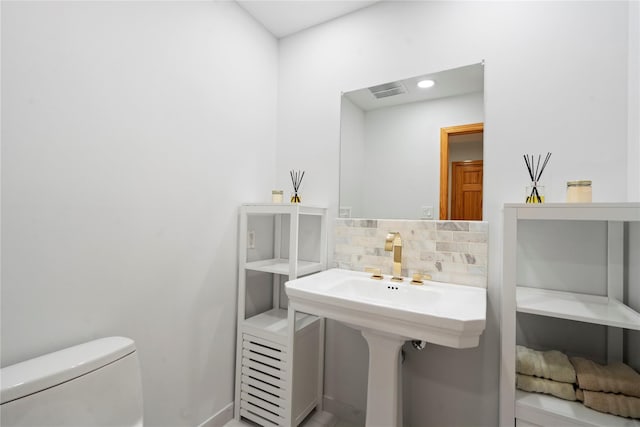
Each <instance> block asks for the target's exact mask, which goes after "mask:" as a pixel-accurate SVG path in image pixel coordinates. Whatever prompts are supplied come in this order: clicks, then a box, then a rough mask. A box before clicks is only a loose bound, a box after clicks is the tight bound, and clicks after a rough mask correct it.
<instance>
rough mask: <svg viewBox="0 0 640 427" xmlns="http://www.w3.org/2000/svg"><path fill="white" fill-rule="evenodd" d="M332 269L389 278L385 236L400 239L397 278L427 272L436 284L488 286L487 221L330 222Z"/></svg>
mask: <svg viewBox="0 0 640 427" xmlns="http://www.w3.org/2000/svg"><path fill="white" fill-rule="evenodd" d="M335 221H336V223H335V227H334V233H335V236H334V242H335V246H334V257H333V260H334V261H333V266H334V267H338V268H344V269H348V270H356V271H363V270H364V269H365V267H379V268H381V269H382V272H383V273H384V274H391V268H392V264H393V263H392V257H391V253H390V252H385V250H384V243H385V238H386V236H387V233H389V232H391V231H397V232H399V233H400V236H401V237H402V275H403V276H406V277H411V275H412V274H413V273H418V272H419V273H427V274H430V275H431V277H432V279H433V280H435V281H441V282H450V283H458V284H462V285H471V286H478V287H483V288H486V287H487V253H488V251H487V236H488V234H489V224H488V223H487V222H483V221H480V222H475V221H474V222H471V221H416V220H387V219H385V220H375V219H373V220H372V219H343V218H339V219H336V220H335Z"/></svg>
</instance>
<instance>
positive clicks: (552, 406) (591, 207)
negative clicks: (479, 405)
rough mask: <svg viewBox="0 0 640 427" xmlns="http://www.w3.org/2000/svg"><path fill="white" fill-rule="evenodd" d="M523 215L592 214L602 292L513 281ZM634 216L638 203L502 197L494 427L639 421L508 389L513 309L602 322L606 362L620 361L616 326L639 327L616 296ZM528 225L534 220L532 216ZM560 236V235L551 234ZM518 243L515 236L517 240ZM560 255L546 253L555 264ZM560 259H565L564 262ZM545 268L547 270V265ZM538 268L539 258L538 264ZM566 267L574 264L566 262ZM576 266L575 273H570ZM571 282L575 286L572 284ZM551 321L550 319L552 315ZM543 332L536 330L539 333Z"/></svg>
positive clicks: (627, 426) (639, 215) (618, 426)
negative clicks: (602, 233)
mask: <svg viewBox="0 0 640 427" xmlns="http://www.w3.org/2000/svg"><path fill="white" fill-rule="evenodd" d="M523 221H594V222H596V223H603V224H604V226H603V228H604V229H605V230H606V238H605V239H603V240H605V241H606V243H605V246H606V247H605V248H602V251H603V253H604V254H605V258H606V273H605V274H606V295H594V294H593V293H592V292H584V293H583V292H582V291H581V289H571V290H569V291H568V290H566V289H562V290H559V289H554V288H553V287H554V284H552V283H550V284H549V286H546V287H545V286H544V285H543V286H538V285H539V284H537V285H536V287H532V286H524V284H523V283H519V281H518V280H519V275H518V271H517V270H518V265H519V262H526V261H527V260H522V259H519V257H525V258H526V254H522V253H520V254H519V251H518V245H519V229H521V228H522V226H523ZM639 221H640V203H588V204H576V203H570V204H568V203H550V204H542V205H531V204H505V206H504V235H503V238H504V245H503V278H502V280H503V284H502V302H501V308H502V314H501V316H502V318H501V365H500V425H501V426H502V427H507V426H509V427H511V426H514V425H515V426H516V427H538V426H553V427H555V426H576V427H578V426H581V427H584V426H592V427H597V426H611V427H623V426H624V427H632V426H633V427H640V421H638V420H632V419H629V418H623V417H618V416H614V415H610V414H606V413H601V412H597V411H594V410H592V409H589V408H587V407H585V406H584V405H582V404H581V403H580V402H571V401H567V400H563V399H559V398H556V397H553V396H549V395H545V394H536V393H528V392H524V391H521V390H516V388H515V383H516V368H515V365H516V361H515V347H516V336H517V329H518V328H526V325H527V323H526V322H524V326H523V325H522V324H520V325H519V323H518V322H519V320H518V313H523V314H524V315H525V316H533V321H534V322H535V321H536V319H538V321H539V320H540V318H539V317H538V316H543V317H545V318H551V319H563V320H559V321H560V322H564V321H576V322H581V324H591V325H602V327H603V328H604V334H605V340H604V341H605V343H604V344H602V345H603V347H604V351H605V352H606V358H607V361H608V362H613V361H622V360H623V356H624V354H623V353H624V352H623V349H624V339H625V338H624V330H634V331H639V330H640V313H638V311H636V310H634V309H633V308H631V307H629V306H628V305H627V304H626V303H625V300H624V295H625V292H624V280H625V279H624V251H625V245H624V226H625V223H637V222H639ZM533 224H534V227H535V226H536V225H535V224H537V223H533ZM558 238H560V237H558ZM520 243H522V242H520ZM563 261H564V260H556V259H554V260H553V263H556V262H557V263H562V262H563ZM564 262H565V263H566V262H568V261H564ZM547 264H548V267H549V268H551V269H553V268H554V266H552V265H549V264H552V263H551V262H549V261H547ZM543 267H544V264H543ZM568 268H569V269H576V268H579V267H578V266H568ZM576 273H577V272H576ZM578 287H579V286H578ZM553 321H555V320H553ZM542 339H544V337H543V338H542Z"/></svg>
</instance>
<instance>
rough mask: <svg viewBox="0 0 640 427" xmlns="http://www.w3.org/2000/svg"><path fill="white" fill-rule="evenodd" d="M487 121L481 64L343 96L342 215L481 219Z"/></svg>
mask: <svg viewBox="0 0 640 427" xmlns="http://www.w3.org/2000/svg"><path fill="white" fill-rule="evenodd" d="M422 81H431V82H432V84H430V83H427V84H424V83H423V84H422V85H423V86H428V87H424V88H423V87H419V86H418V83H419V82H422ZM483 121H484V66H483V65H482V64H473V65H469V66H465V67H460V68H455V69H451V70H446V71H441V72H437V73H430V74H425V75H421V76H416V77H412V78H408V79H404V80H399V81H395V82H389V83H386V84H383V85H377V86H373V87H369V88H364V89H360V90H355V91H352V92H347V93H344V94H343V96H342V100H341V125H340V212H339V216H340V217H347V218H348V217H351V218H388V219H466V220H481V219H482V182H483V179H482V177H483V130H484V126H483Z"/></svg>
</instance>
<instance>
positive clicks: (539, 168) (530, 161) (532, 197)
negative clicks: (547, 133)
mask: <svg viewBox="0 0 640 427" xmlns="http://www.w3.org/2000/svg"><path fill="white" fill-rule="evenodd" d="M550 158H551V153H547V155H546V157H545V159H544V162H542V165H540V161H541V160H542V155H541V154H538V161H537V162H536V161H535V157H534V156H533V154H532V155H531V157H529V156H528V155H527V154H525V155H524V163H525V165H527V170H528V171H529V177H530V178H531V194H529V195H528V196H527V203H542V202H543V201H544V200H543V198H542V196H540V192H539V191H538V185H539V182H540V177H541V176H542V172H543V171H544V168H545V167H547V163H549V159H550Z"/></svg>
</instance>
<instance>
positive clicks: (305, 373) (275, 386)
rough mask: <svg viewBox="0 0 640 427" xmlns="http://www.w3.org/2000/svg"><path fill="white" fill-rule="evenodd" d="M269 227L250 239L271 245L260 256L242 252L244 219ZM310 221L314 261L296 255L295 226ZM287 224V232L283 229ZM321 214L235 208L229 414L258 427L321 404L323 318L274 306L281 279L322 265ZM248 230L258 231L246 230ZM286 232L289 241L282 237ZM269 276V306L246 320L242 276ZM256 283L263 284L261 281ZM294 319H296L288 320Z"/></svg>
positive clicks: (291, 207) (293, 207)
mask: <svg viewBox="0 0 640 427" xmlns="http://www.w3.org/2000/svg"><path fill="white" fill-rule="evenodd" d="M254 216H257V217H263V218H266V219H267V221H268V222H271V221H272V223H271V226H272V228H270V230H271V229H272V230H273V233H272V235H271V233H266V234H270V235H255V234H254V242H255V241H257V240H259V241H262V242H264V241H266V240H268V241H269V242H273V245H272V247H271V251H270V253H269V256H268V257H266V259H252V260H251V261H249V259H250V258H255V257H256V255H255V254H251V255H252V256H250V251H251V248H248V244H247V238H248V236H249V229H248V227H249V224H250V222H251V218H252V217H254ZM305 216H310V217H316V219H317V220H316V222H317V228H318V230H316V231H317V233H318V234H317V236H318V238H317V242H315V243H314V245H313V249H315V250H314V251H313V252H315V253H316V254H315V255H313V256H311V257H312V258H313V259H301V257H300V222H301V219H302V218H303V217H305ZM287 223H288V227H287V226H286V225H287ZM326 229H327V210H326V209H325V208H318V207H310V206H303V205H300V204H246V205H242V206H241V207H240V233H239V244H238V250H239V256H238V263H239V271H238V333H237V347H236V382H235V383H236V389H235V402H236V404H235V406H234V417H235V419H237V420H239V419H240V418H241V417H244V418H246V419H248V420H250V421H252V422H254V423H257V424H258V425H261V426H269V427H272V426H286V427H289V426H297V425H298V424H299V423H300V422H301V421H302V420H303V419H304V418H305V417H306V416H307V415H308V414H309V413H310V412H311V411H312V410H313V408H315V407H318V408H319V409H321V405H322V375H323V370H322V367H323V364H324V359H323V357H324V319H321V318H318V317H316V316H312V315H309V314H305V313H293V311H291V312H289V310H288V309H287V308H286V307H283V306H281V301H282V298H281V295H280V293H281V288H282V283H283V281H284V280H292V279H295V278H297V277H299V276H303V275H307V274H311V273H316V272H319V271H322V270H324V269H326V265H327V259H326V257H327V237H326V236H327V233H326ZM252 232H253V233H258V232H259V231H256V230H252ZM287 235H288V240H287V239H286V238H285V237H286V236H287ZM252 272H258V273H260V274H265V275H270V276H272V277H271V279H270V280H268V279H267V280H266V282H269V283H270V284H271V288H272V289H271V294H272V295H271V300H272V302H271V306H270V307H269V309H267V310H264V311H262V312H260V313H257V314H253V313H252V315H250V316H249V317H247V301H248V298H250V297H251V295H248V288H247V276H248V274H249V273H252ZM263 282H265V281H264V280H263ZM294 316H295V322H293V321H292V320H293V318H294Z"/></svg>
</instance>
